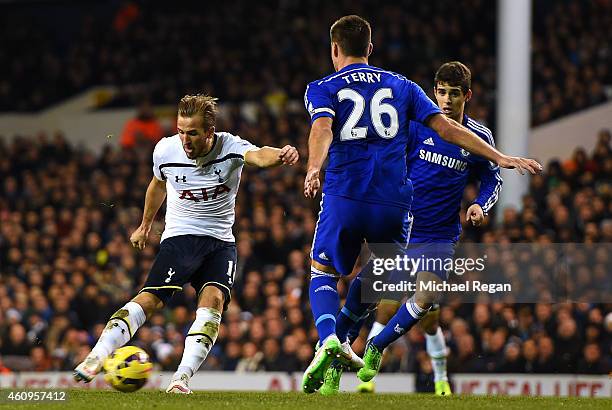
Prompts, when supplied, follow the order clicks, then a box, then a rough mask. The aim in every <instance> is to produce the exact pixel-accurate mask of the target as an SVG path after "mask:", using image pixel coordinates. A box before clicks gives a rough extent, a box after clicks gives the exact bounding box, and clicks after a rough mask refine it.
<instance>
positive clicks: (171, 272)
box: [164, 268, 176, 283]
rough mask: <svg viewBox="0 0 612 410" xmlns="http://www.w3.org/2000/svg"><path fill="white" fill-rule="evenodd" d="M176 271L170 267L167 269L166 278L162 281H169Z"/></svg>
mask: <svg viewBox="0 0 612 410" xmlns="http://www.w3.org/2000/svg"><path fill="white" fill-rule="evenodd" d="M175 273H176V272H175V271H173V270H172V268H170V269H168V277H167V278H166V280H165V281H164V282H166V283H170V281H171V280H172V275H174V274H175Z"/></svg>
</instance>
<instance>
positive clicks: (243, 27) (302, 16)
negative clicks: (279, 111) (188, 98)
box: [0, 0, 612, 127]
mask: <svg viewBox="0 0 612 410" xmlns="http://www.w3.org/2000/svg"><path fill="white" fill-rule="evenodd" d="M141 3H142V2H139V1H132V2H121V1H112V2H108V3H107V4H106V5H104V4H103V3H100V4H97V5H91V4H88V5H87V6H82V5H78V4H77V5H75V4H71V5H65V6H63V7H64V8H62V6H58V5H56V4H52V5H44V4H42V5H41V4H37V5H36V10H32V7H28V6H20V5H10V6H6V7H7V8H6V9H5V10H6V11H7V12H5V13H0V23H1V24H0V57H2V61H6V62H7V64H3V65H1V66H0V111H24V110H38V109H41V108H44V107H47V106H48V105H49V104H50V103H53V102H57V101H60V100H62V99H64V98H66V97H68V96H70V95H74V94H75V93H77V92H80V91H83V90H85V89H86V88H87V87H91V86H93V85H111V86H118V87H119V94H118V95H117V96H116V97H115V98H114V100H113V101H112V102H111V105H115V106H116V105H124V106H125V105H128V106H131V105H136V104H138V103H139V102H140V101H141V99H142V98H143V96H146V97H148V98H150V99H152V101H153V103H154V104H175V102H176V101H177V99H178V97H180V96H182V95H183V94H185V93H188V92H194V91H202V90H205V91H207V92H208V93H211V94H213V95H217V96H218V97H220V98H221V100H222V101H234V102H237V101H270V102H283V101H285V100H287V99H289V100H300V99H301V98H302V95H303V93H304V87H305V84H307V83H308V82H310V81H312V80H313V79H315V78H320V77H321V76H322V75H323V74H326V73H328V72H330V71H331V70H332V67H331V64H330V61H329V60H330V59H329V49H328V44H329V37H328V30H329V25H330V24H331V23H332V22H333V21H334V20H335V19H337V18H338V17H339V16H340V15H342V14H344V12H345V11H350V12H352V13H357V14H361V15H363V16H364V17H366V18H368V19H369V20H370V21H371V23H372V25H373V29H374V31H373V32H374V37H373V42H374V54H373V55H372V59H371V63H372V64H374V65H380V66H382V67H384V68H387V69H391V70H395V71H398V72H400V73H402V74H404V75H406V76H407V77H408V78H410V79H412V80H413V81H415V82H417V83H418V84H420V85H421V86H422V87H423V88H425V89H427V90H430V89H431V86H432V77H433V73H434V72H435V70H436V69H437V67H439V66H440V64H441V63H443V62H445V61H448V60H453V59H459V60H461V61H464V62H465V63H467V64H468V66H470V68H471V69H472V71H473V74H474V78H475V80H477V81H476V82H475V83H476V84H477V85H476V86H475V88H474V98H473V100H472V114H473V116H474V117H475V118H481V119H484V120H486V122H487V123H488V125H489V126H491V127H494V124H493V122H494V112H495V76H496V63H495V61H496V60H495V57H496V56H495V52H496V51H495V49H496V45H495V37H496V33H495V27H496V9H495V7H496V4H497V3H496V2H491V1H486V0H467V1H462V2H457V1H453V0H444V1H436V2H417V1H414V2H403V3H399V2H395V1H386V2H380V1H379V2H364V3H355V2H350V1H344V2H329V1H322V0H313V1H311V2H309V3H308V6H305V5H304V3H301V2H291V1H280V0H266V1H261V2H258V3H257V6H254V5H253V3H252V2H232V3H231V4H229V3H225V2H213V3H207V4H206V8H205V9H204V10H201V8H202V5H201V4H198V3H197V2H194V3H189V2H187V3H184V4H182V5H178V4H175V3H163V2H158V3H154V4H151V3H149V4H147V5H146V6H143V5H142V4H141ZM194 10H198V11H199V10H201V11H199V12H194ZM50 15H51V16H53V17H54V18H53V22H54V23H55V24H53V26H50V25H49V24H48V21H49V18H48V17H49V16H50ZM577 16H580V17H577ZM611 18H612V7H611V6H610V2H606V1H589V2H581V1H577V0H572V1H565V2H551V1H539V2H535V6H534V16H533V22H534V23H533V34H534V36H533V64H532V67H533V70H532V72H533V80H532V90H533V100H534V106H533V115H532V118H533V121H534V123H535V124H539V123H543V122H546V121H549V120H551V119H554V118H557V117H559V116H561V115H564V114H567V113H568V112H574V111H577V110H579V109H583V108H586V107H589V106H592V105H595V104H598V103H601V102H603V101H605V100H606V86H608V87H609V86H612V78H611V76H612V73H610V64H609V61H610V49H609V41H606V40H607V37H606V36H607V34H608V27H609V26H610V21H611ZM64 20H65V21H66V24H59V23H58V22H61V21H64ZM32 22H37V24H33V23H32ZM75 22H77V23H75ZM22 44H28V47H27V48H24V47H22V46H21V45H22ZM34 78H35V79H37V81H32V79H34Z"/></svg>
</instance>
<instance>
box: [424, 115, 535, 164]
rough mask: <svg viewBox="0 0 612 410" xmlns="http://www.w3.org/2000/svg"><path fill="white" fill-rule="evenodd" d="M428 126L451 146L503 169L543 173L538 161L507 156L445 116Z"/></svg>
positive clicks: (432, 117)
mask: <svg viewBox="0 0 612 410" xmlns="http://www.w3.org/2000/svg"><path fill="white" fill-rule="evenodd" d="M427 125H428V126H429V127H430V128H431V129H433V130H434V131H436V132H437V133H438V135H440V137H442V138H443V139H444V140H446V141H448V142H450V143H451V144H455V145H458V146H460V147H461V148H463V149H465V150H466V151H468V152H471V153H472V154H475V155H478V156H481V157H483V158H486V159H488V160H489V161H493V162H495V163H496V164H497V165H499V166H500V167H502V168H509V169H514V168H516V169H517V170H518V171H519V172H520V173H521V174H523V173H524V172H525V170H527V171H529V172H531V173H532V174H536V173H538V172H540V171H542V165H540V164H539V163H538V162H537V161H535V160H533V159H528V158H521V157H510V156H508V155H505V154H503V153H501V152H499V151H498V150H496V149H495V148H493V147H492V146H490V145H489V144H487V143H486V142H484V141H483V140H482V139H481V138H479V137H478V136H477V135H476V134H474V133H473V132H471V131H470V130H468V129H467V128H465V127H463V126H462V125H461V124H459V123H458V122H456V121H454V120H452V119H450V118H448V117H447V116H445V115H443V114H435V115H432V116H431V117H430V118H429V120H428V122H427Z"/></svg>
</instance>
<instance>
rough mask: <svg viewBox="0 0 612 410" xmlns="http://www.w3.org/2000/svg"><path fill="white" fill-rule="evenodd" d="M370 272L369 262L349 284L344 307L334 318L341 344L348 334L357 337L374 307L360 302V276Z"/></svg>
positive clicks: (370, 264) (370, 265) (370, 262)
mask: <svg viewBox="0 0 612 410" xmlns="http://www.w3.org/2000/svg"><path fill="white" fill-rule="evenodd" d="M371 270H372V261H369V262H368V263H367V264H366V266H364V268H363V269H362V270H361V272H359V275H357V277H356V278H355V279H354V280H353V282H352V283H351V286H350V287H349V291H348V295H346V301H345V302H344V307H343V308H342V310H341V311H340V312H339V313H338V316H337V317H336V335H338V339H340V341H341V342H344V341H345V340H346V337H347V335H349V333H350V334H351V335H352V336H353V337H354V338H356V335H359V330H360V329H361V326H362V325H363V322H364V321H365V319H366V317H367V316H368V314H369V309H370V308H372V307H374V306H376V304H372V303H362V302H361V284H362V275H363V274H364V272H367V271H371ZM355 334H356V335H355Z"/></svg>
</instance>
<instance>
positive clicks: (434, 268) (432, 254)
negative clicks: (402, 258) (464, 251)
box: [407, 235, 457, 280]
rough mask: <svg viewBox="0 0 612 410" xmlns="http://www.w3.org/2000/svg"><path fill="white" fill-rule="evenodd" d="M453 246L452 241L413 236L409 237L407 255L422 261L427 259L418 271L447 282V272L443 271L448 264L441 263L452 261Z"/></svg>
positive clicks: (455, 244) (454, 243)
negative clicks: (430, 273) (428, 273)
mask: <svg viewBox="0 0 612 410" xmlns="http://www.w3.org/2000/svg"><path fill="white" fill-rule="evenodd" d="M455 246H457V242H456V241H454V240H452V239H448V238H440V237H428V236H423V235H413V236H411V237H410V243H409V244H408V248H407V250H408V251H407V254H408V256H409V257H411V258H421V260H423V261H425V260H427V259H429V261H427V262H425V263H426V265H424V268H423V269H420V270H421V271H425V272H432V273H435V274H436V276H438V277H439V278H440V279H442V280H447V279H448V271H447V270H446V269H444V265H448V264H447V263H446V264H445V263H442V262H444V261H448V260H452V259H453V257H454V255H455ZM437 261H440V263H438V262H437Z"/></svg>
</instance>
